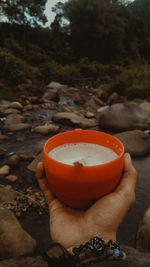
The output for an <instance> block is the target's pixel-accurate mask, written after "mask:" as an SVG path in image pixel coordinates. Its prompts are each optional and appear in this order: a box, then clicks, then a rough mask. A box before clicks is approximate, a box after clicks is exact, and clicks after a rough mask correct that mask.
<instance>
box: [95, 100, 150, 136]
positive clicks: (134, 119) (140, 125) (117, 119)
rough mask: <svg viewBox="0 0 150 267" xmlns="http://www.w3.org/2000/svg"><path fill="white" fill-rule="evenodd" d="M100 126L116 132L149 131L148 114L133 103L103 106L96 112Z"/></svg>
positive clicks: (149, 115)
mask: <svg viewBox="0 0 150 267" xmlns="http://www.w3.org/2000/svg"><path fill="white" fill-rule="evenodd" d="M97 111H98V116H99V122H100V126H101V127H103V128H106V129H111V130H116V131H127V130H134V129H149V127H150V112H148V111H146V110H143V109H142V108H140V107H139V104H137V103H135V102H126V103H120V104H114V105H112V106H105V107H102V108H99V109H98V110H97Z"/></svg>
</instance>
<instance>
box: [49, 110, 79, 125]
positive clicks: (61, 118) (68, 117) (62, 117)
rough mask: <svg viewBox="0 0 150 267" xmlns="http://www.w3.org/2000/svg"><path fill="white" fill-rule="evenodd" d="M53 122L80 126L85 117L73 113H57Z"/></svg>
mask: <svg viewBox="0 0 150 267" xmlns="http://www.w3.org/2000/svg"><path fill="white" fill-rule="evenodd" d="M53 120H54V121H55V122H59V123H62V124H68V125H80V123H81V122H82V121H83V120H84V117H81V116H79V115H76V114H74V113H71V112H57V113H55V114H54V116H53Z"/></svg>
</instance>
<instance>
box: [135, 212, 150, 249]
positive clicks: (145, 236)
mask: <svg viewBox="0 0 150 267" xmlns="http://www.w3.org/2000/svg"><path fill="white" fill-rule="evenodd" d="M136 249H138V250H139V251H141V252H150V207H149V208H148V209H147V211H146V212H145V214H144V216H143V219H142V220H141V221H140V223H139V227H138V231H137V236H136Z"/></svg>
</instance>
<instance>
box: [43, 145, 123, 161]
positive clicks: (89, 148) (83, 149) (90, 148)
mask: <svg viewBox="0 0 150 267" xmlns="http://www.w3.org/2000/svg"><path fill="white" fill-rule="evenodd" d="M48 155H49V156H50V157H51V158H53V159H55V160H56V161H59V162H61V163H64V164H68V165H76V163H79V165H81V166H82V165H83V166H95V165H100V164H104V163H107V162H109V161H112V160H114V159H116V158H117V157H118V155H117V154H116V153H115V152H114V151H113V150H111V149H110V148H108V147H104V146H101V145H97V144H92V143H82V142H79V143H66V144H64V145H61V146H58V147H56V148H54V149H53V150H51V151H50V152H49V153H48ZM77 165H78V164H77Z"/></svg>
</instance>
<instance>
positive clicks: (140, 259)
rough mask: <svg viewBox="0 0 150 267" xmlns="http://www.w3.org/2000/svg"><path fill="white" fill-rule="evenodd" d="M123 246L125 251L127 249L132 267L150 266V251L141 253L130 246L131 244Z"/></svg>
mask: <svg viewBox="0 0 150 267" xmlns="http://www.w3.org/2000/svg"><path fill="white" fill-rule="evenodd" d="M121 248H122V250H123V251H125V253H126V255H127V263H128V264H129V266H130V267H149V266H150V254H149V253H141V252H139V251H138V250H136V249H135V248H133V247H129V246H122V247H121ZM116 266H117V265H116ZM120 266H122V265H120ZM125 266H128V265H125Z"/></svg>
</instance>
